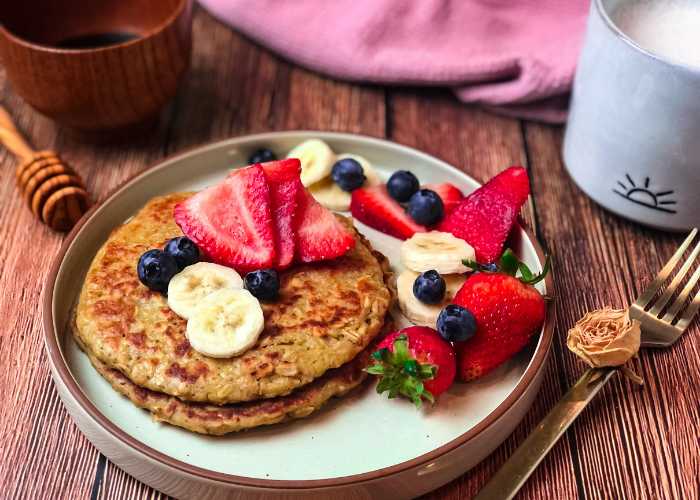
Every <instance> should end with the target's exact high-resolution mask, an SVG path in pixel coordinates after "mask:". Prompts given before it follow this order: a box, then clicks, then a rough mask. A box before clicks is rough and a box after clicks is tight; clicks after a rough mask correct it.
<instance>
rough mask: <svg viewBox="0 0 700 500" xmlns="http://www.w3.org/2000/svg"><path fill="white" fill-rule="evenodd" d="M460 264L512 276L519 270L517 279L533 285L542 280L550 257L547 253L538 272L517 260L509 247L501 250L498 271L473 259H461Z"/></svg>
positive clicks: (550, 263) (549, 263) (550, 261)
mask: <svg viewBox="0 0 700 500" xmlns="http://www.w3.org/2000/svg"><path fill="white" fill-rule="evenodd" d="M462 264H464V265H465V266H467V267H470V268H472V269H474V270H475V271H479V272H480V273H486V274H505V275H506V276H512V277H514V278H515V275H516V274H517V272H518V271H520V277H519V278H518V279H519V280H520V281H521V282H523V283H525V284H526V285H534V284H536V283H539V282H540V281H542V280H543V279H544V278H545V276H547V273H548V272H549V270H550V268H551V267H552V259H550V258H549V255H547V258H546V259H545V261H544V267H543V268H542V272H541V273H539V274H533V273H532V271H530V268H529V267H527V266H526V265H525V264H524V263H523V262H520V261H519V260H518V257H517V256H516V255H515V252H513V250H511V249H510V248H509V249H507V250H506V251H505V252H503V255H501V258H500V259H499V260H498V267H499V269H498V271H491V270H489V269H487V268H486V267H484V266H482V265H481V264H477V263H476V262H474V261H473V260H463V261H462Z"/></svg>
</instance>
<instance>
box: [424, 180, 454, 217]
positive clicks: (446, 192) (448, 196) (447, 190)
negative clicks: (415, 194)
mask: <svg viewBox="0 0 700 500" xmlns="http://www.w3.org/2000/svg"><path fill="white" fill-rule="evenodd" d="M421 189H429V190H431V191H435V192H436V193H437V194H438V196H439V197H440V199H441V200H442V204H443V205H445V215H444V216H443V218H444V217H446V216H447V215H448V214H449V213H450V212H452V210H454V208H455V207H456V206H457V203H459V200H461V199H462V198H463V196H462V191H460V190H459V189H457V188H456V187H454V186H453V185H452V184H450V183H448V182H445V183H443V184H427V185H425V186H423V187H422V188H421Z"/></svg>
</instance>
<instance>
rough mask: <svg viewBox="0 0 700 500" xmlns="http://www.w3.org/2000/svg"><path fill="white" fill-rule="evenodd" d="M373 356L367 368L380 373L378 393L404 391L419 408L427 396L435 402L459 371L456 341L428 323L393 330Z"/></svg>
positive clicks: (377, 374)
mask: <svg viewBox="0 0 700 500" xmlns="http://www.w3.org/2000/svg"><path fill="white" fill-rule="evenodd" d="M372 358H374V364H372V365H370V366H368V367H367V368H366V369H365V370H366V371H367V372H369V373H373V374H375V375H376V376H377V378H378V380H379V381H378V382H377V392H378V393H379V394H381V393H383V392H384V391H389V398H395V397H396V396H397V395H398V394H403V395H404V396H406V397H407V398H409V399H411V400H412V401H413V403H414V404H415V405H416V408H420V407H421V404H422V403H423V401H422V400H423V398H425V399H427V400H428V401H430V402H431V403H433V404H434V403H435V397H436V396H439V395H440V394H442V393H443V392H445V391H446V390H447V388H448V387H449V386H450V385H451V384H452V382H453V381H454V378H455V372H456V371H457V363H456V358H455V351H454V349H453V348H452V344H450V343H449V342H447V341H446V340H445V339H443V338H442V337H441V336H440V334H439V333H438V332H437V331H436V330H434V329H433V328H429V327H427V326H412V327H410V328H404V329H403V330H401V331H398V332H394V333H392V334H391V335H389V336H388V337H386V338H385V339H384V340H382V342H381V343H380V344H379V346H378V349H377V350H376V351H375V352H374V353H373V354H372Z"/></svg>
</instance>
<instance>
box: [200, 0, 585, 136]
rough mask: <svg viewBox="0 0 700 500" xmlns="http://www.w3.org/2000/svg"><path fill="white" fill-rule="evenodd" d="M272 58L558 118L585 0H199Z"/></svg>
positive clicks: (563, 110)
mask: <svg viewBox="0 0 700 500" xmlns="http://www.w3.org/2000/svg"><path fill="white" fill-rule="evenodd" d="M199 1H200V3H201V4H202V5H203V6H204V7H205V8H206V9H207V10H208V11H209V12H211V13H212V14H213V15H214V16H216V17H218V18H219V19H221V20H222V21H224V22H226V23H228V24H230V25H231V26H232V27H234V28H235V29H237V30H239V31H241V32H243V33H244V34H245V35H246V36H248V37H249V38H252V39H253V40H255V41H257V42H258V43H260V44H261V45H264V46H266V47H268V48H270V49H271V50H273V51H275V52H276V53H278V54H280V55H281V56H283V57H285V58H287V59H289V60H291V61H293V62H295V63H297V64H299V65H301V66H305V67H308V68H310V69H312V70H315V71H318V72H319V73H323V74H327V75H330V76H333V77H336V78H339V79H343V80H350V81H361V82H372V83H382V84H393V85H430V86H449V87H451V88H453V90H454V92H455V94H456V95H457V97H458V98H459V99H460V100H461V101H463V102H467V103H476V104H478V105H481V106H483V107H484V108H487V109H489V110H491V111H493V112H496V113H501V114H504V115H508V116H513V117H519V118H525V119H532V120H539V121H544V122H550V123H561V122H564V121H565V120H566V114H567V105H568V98H567V96H568V93H569V91H570V90H571V85H572V82H573V77H574V72H575V69H576V62H577V59H578V53H579V50H580V46H581V43H582V41H583V33H584V30H585V26H586V18H587V14H588V8H589V5H590V0H199Z"/></svg>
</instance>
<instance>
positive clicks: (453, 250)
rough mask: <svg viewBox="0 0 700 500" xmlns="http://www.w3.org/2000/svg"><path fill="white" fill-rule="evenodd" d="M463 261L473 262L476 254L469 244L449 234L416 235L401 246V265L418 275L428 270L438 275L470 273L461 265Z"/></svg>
mask: <svg viewBox="0 0 700 500" xmlns="http://www.w3.org/2000/svg"><path fill="white" fill-rule="evenodd" d="M463 259H467V260H475V259H476V253H475V252H474V249H473V248H472V247H471V245H469V243H467V242H466V241H464V240H462V239H459V238H457V237H455V236H453V235H451V234H450V233H442V232H440V231H430V232H429V233H416V234H415V235H413V237H412V238H410V239H408V240H406V241H404V242H403V244H402V245H401V263H402V264H403V265H404V266H405V267H407V268H408V269H410V270H412V271H416V272H419V273H423V272H425V271H428V270H430V269H435V270H436V271H437V272H438V273H440V274H461V273H466V272H469V271H471V269H469V268H468V267H466V266H465V265H464V264H462V260H463Z"/></svg>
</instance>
